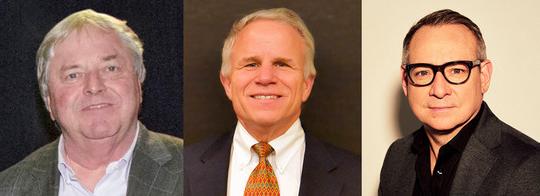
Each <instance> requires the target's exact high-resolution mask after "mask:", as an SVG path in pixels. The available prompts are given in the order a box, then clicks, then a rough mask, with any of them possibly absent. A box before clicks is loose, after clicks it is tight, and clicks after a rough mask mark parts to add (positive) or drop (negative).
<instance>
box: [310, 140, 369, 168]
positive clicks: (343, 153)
mask: <svg viewBox="0 0 540 196" xmlns="http://www.w3.org/2000/svg"><path fill="white" fill-rule="evenodd" d="M317 146H318V147H322V148H321V149H318V147H317ZM323 149H324V150H325V151H326V152H327V154H328V155H330V157H332V159H333V160H334V161H336V163H337V164H338V165H347V166H352V168H354V169H355V168H356V167H354V166H358V169H360V156H358V155H355V154H353V153H351V152H349V151H347V150H343V149H341V148H338V147H336V146H334V145H332V144H329V143H326V142H323V141H321V140H319V139H317V138H315V137H313V136H311V135H310V134H306V151H308V150H316V151H317V150H319V151H320V150H323ZM306 153H307V152H306Z"/></svg>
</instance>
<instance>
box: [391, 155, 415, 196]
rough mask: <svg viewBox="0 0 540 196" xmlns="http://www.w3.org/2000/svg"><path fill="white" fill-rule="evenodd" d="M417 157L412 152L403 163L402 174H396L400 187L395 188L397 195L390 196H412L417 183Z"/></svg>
mask: <svg viewBox="0 0 540 196" xmlns="http://www.w3.org/2000/svg"><path fill="white" fill-rule="evenodd" d="M416 158H417V155H416V154H414V153H413V152H412V151H410V152H409V153H408V154H407V155H406V157H405V159H404V160H403V162H402V163H401V164H402V165H401V169H400V171H401V172H400V173H398V174H396V178H395V179H398V180H397V181H396V182H398V185H397V186H396V187H394V188H393V190H395V191H396V193H393V194H390V195H412V194H413V190H414V184H415V183H416V169H415V167H416V166H415V163H416Z"/></svg>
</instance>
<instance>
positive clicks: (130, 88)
mask: <svg viewBox="0 0 540 196" xmlns="http://www.w3.org/2000/svg"><path fill="white" fill-rule="evenodd" d="M53 54H54V55H53V57H52V58H51V60H50V62H49V67H50V68H49V82H48V85H49V97H46V102H47V103H46V104H47V108H49V111H50V114H51V118H53V120H57V122H58V123H59V124H60V126H61V127H62V131H63V134H65V135H66V136H67V137H70V138H76V139H83V138H84V139H93V140H99V139H104V138H110V137H116V136H122V135H125V134H126V133H127V132H128V131H132V130H134V129H135V127H136V123H137V114H138V111H139V104H140V103H141V87H140V83H139V81H138V79H137V77H136V74H135V71H134V68H133V61H132V58H131V55H130V53H129V52H128V49H127V48H125V47H124V46H123V45H122V43H121V41H120V39H119V38H118V37H117V35H116V34H115V33H114V32H112V31H105V30H102V29H99V28H96V27H93V26H85V27H83V28H82V29H81V30H79V31H74V32H72V33H71V34H69V35H68V37H67V38H66V39H65V40H63V41H61V42H59V43H58V44H57V45H56V46H55V47H54V48H53Z"/></svg>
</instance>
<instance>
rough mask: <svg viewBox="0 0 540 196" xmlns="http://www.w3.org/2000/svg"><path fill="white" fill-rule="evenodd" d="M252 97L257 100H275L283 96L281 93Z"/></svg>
mask: <svg viewBox="0 0 540 196" xmlns="http://www.w3.org/2000/svg"><path fill="white" fill-rule="evenodd" d="M250 97H251V98H254V99H257V100H275V99H278V98H281V96H279V95H251V96H250Z"/></svg>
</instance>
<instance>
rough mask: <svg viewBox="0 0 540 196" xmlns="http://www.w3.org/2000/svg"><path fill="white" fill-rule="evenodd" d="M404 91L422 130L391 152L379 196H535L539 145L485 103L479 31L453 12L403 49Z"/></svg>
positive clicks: (430, 18)
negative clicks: (497, 115)
mask: <svg viewBox="0 0 540 196" xmlns="http://www.w3.org/2000/svg"><path fill="white" fill-rule="evenodd" d="M402 59H403V60H402V69H401V70H402V72H401V74H402V87H403V92H404V94H405V96H407V98H408V101H409V105H410V106H411V109H412V111H413V113H414V114H415V115H416V117H417V118H418V119H419V120H420V121H421V122H422V123H423V126H422V127H421V128H420V129H419V130H417V131H416V132H414V133H412V134H411V135H409V136H406V137H404V138H402V139H399V140H397V141H395V142H394V143H393V144H392V145H391V146H390V148H389V150H388V152H387V154H386V158H385V160H384V164H383V168H382V171H381V178H380V185H379V195H400V196H401V195H538V193H540V186H539V185H540V167H539V165H540V153H539V145H538V143H537V142H536V141H534V140H533V139H531V138H529V137H527V136H526V135H524V134H522V133H521V132H519V131H518V130H516V129H514V128H512V127H510V126H509V125H507V124H505V123H504V122H502V121H500V120H499V119H498V118H497V117H496V116H495V115H494V114H493V113H492V112H491V110H490V109H489V107H488V105H487V103H485V102H484V101H483V96H484V94H485V93H486V92H487V90H488V87H489V83H490V79H491V73H492V66H493V65H492V62H491V61H490V60H488V59H487V56H486V46H485V43H484V40H483V37H482V34H481V32H480V29H479V28H478V26H477V25H476V24H475V23H473V22H472V21H471V20H470V19H469V18H467V17H465V16H463V15H461V14H459V13H457V12H454V11H452V10H440V11H437V12H434V13H432V14H429V15H427V16H425V17H424V18H422V19H421V20H420V21H419V22H418V23H417V24H416V25H414V26H413V27H412V28H411V29H410V30H409V32H408V34H407V35H406V37H405V39H404V42H403V58H402Z"/></svg>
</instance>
